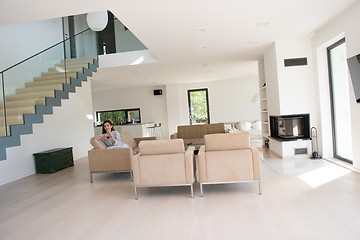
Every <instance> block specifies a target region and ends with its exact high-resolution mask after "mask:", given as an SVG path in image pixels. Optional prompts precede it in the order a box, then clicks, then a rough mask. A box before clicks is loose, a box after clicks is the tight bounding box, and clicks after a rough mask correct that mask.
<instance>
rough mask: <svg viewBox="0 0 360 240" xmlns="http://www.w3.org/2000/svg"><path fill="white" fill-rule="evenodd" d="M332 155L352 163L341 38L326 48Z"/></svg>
mask: <svg viewBox="0 0 360 240" xmlns="http://www.w3.org/2000/svg"><path fill="white" fill-rule="evenodd" d="M327 52H328V66H329V81H330V98H331V115H332V119H331V120H332V130H333V150H334V157H335V158H338V159H341V160H343V161H346V162H350V163H352V141H351V120H350V97H349V77H348V76H349V75H348V67H347V62H346V44H345V39H342V40H340V41H338V42H336V43H335V44H333V45H331V46H330V47H328V49H327Z"/></svg>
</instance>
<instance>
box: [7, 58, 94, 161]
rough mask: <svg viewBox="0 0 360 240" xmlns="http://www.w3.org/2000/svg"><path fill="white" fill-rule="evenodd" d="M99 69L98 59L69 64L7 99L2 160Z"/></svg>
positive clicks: (38, 78) (70, 61) (70, 60)
mask: <svg viewBox="0 0 360 240" xmlns="http://www.w3.org/2000/svg"><path fill="white" fill-rule="evenodd" d="M98 66H99V64H98V60H97V57H87V58H76V59H67V60H66V79H65V65H64V61H61V62H60V63H59V64H56V65H55V66H54V67H53V68H49V69H48V72H44V73H41V76H40V77H35V78H34V81H33V82H27V83H25V88H21V89H16V93H15V94H14V95H9V96H6V97H5V103H6V121H7V126H8V127H7V131H8V132H7V133H8V136H6V132H5V121H4V111H3V103H2V102H0V160H5V159H6V148H7V147H13V146H19V145H20V135H23V134H31V133H33V132H32V124H34V123H42V122H43V115H44V114H52V110H53V106H61V99H67V98H69V92H75V87H76V86H78V87H80V86H81V82H82V81H87V77H88V76H92V73H93V72H96V71H97V67H98Z"/></svg>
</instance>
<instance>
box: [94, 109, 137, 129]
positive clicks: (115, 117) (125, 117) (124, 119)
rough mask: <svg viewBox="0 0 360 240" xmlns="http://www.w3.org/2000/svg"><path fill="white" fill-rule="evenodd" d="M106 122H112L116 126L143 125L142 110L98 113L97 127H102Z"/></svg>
mask: <svg viewBox="0 0 360 240" xmlns="http://www.w3.org/2000/svg"><path fill="white" fill-rule="evenodd" d="M105 120H111V122H112V123H113V124H114V125H123V124H128V123H141V115H140V108H132V109H119V110H107V111H97V112H96V125H97V126H99V125H101V124H102V123H103V122H104V121H105Z"/></svg>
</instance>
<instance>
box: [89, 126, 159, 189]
mask: <svg viewBox="0 0 360 240" xmlns="http://www.w3.org/2000/svg"><path fill="white" fill-rule="evenodd" d="M120 136H121V140H122V141H123V142H124V143H126V144H127V145H128V146H129V148H113V149H106V146H105V144H104V143H103V142H102V141H101V140H92V141H91V142H90V143H91V144H92V146H93V147H94V148H93V149H92V150H90V151H88V159H89V170H90V182H91V183H92V182H93V176H92V174H93V173H103V172H130V176H131V179H132V170H131V157H132V156H133V151H134V150H137V149H138V143H139V142H140V141H142V140H154V139H156V137H144V138H133V137H132V136H131V134H130V133H129V132H122V133H120Z"/></svg>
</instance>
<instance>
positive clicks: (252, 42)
mask: <svg viewBox="0 0 360 240" xmlns="http://www.w3.org/2000/svg"><path fill="white" fill-rule="evenodd" d="M257 43H258V41H248V42H247V44H257Z"/></svg>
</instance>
